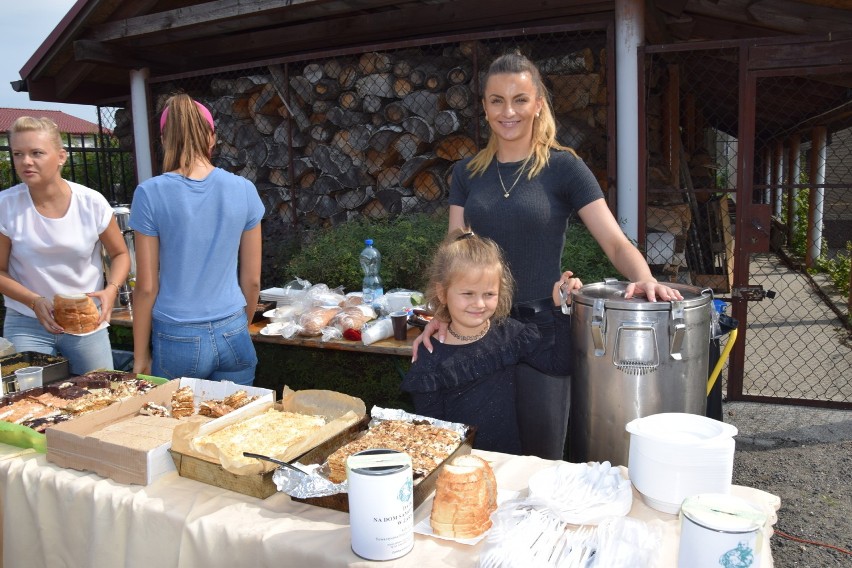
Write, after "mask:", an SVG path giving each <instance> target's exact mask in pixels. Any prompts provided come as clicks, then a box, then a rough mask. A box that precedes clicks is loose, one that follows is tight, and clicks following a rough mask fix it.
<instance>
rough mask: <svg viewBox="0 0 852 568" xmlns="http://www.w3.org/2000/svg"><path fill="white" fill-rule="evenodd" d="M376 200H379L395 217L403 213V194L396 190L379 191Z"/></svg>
mask: <svg viewBox="0 0 852 568" xmlns="http://www.w3.org/2000/svg"><path fill="white" fill-rule="evenodd" d="M376 199H378V200H379V202H380V203H381V204H382V207H384V209H385V211H387V213H388V214H389V215H393V216H395V215H399V214H400V213H401V212H402V194H401V193H400V192H398V191H396V190H395V189H383V190H381V191H377V192H376Z"/></svg>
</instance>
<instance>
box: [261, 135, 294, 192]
mask: <svg viewBox="0 0 852 568" xmlns="http://www.w3.org/2000/svg"><path fill="white" fill-rule="evenodd" d="M289 163H290V151H289V150H288V148H287V146H286V145H285V144H268V145H267V152H266V160H265V161H264V162H263V164H262V165H264V166H266V167H268V168H286V167H287V165H288V164H289ZM276 185H282V184H276Z"/></svg>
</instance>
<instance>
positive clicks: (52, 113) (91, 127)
mask: <svg viewBox="0 0 852 568" xmlns="http://www.w3.org/2000/svg"><path fill="white" fill-rule="evenodd" d="M22 116H34V117H35V118H42V117H46V118H49V119H50V120H52V121H53V122H55V123H56V125H57V126H59V131H60V132H63V133H67V134H97V133H98V125H97V124H95V123H94V122H89V121H88V120H83V119H82V118H77V117H76V116H71V115H70V114H65V113H64V112H62V111H61V110H36V109H31V108H0V132H8V131H9V129H11V128H12V124H13V123H14V122H15V120H17V119H18V118H19V117H22Z"/></svg>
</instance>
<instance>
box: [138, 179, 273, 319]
mask: <svg viewBox="0 0 852 568" xmlns="http://www.w3.org/2000/svg"><path fill="white" fill-rule="evenodd" d="M263 213H264V207H263V203H262V202H261V200H260V197H259V196H258V194H257V189H256V188H255V187H254V184H252V183H251V182H250V181H248V180H247V179H245V178H242V177H240V176H237V175H234V174H232V173H229V172H226V171H225V170H222V169H219V168H214V169H213V171H212V172H210V175H208V176H207V177H206V178H205V179H203V180H194V179H189V178H186V177H184V176H182V175H179V174H175V173H166V174H162V175H159V176H156V177H153V178H151V179H149V180H147V181H145V182H143V183H142V184H140V185H139V186H138V187H137V188H136V192H135V193H134V195H133V204H132V205H131V208H130V227H131V228H133V230H135V231H139V232H140V233H142V234H144V235H148V236H151V237H157V238H159V241H160V289H159V293H158V294H157V299H156V301H155V302H154V310H153V317H155V318H157V319H159V320H164V321H169V322H176V323H193V322H203V321H214V320H217V319H220V318H223V317H225V316H227V315H230V314H232V313H234V312H236V311H238V310H240V309H242V308H245V305H246V302H245V297H243V293H242V291H241V290H240V286H239V280H238V274H237V260H238V257H239V249H240V239H241V238H242V234H243V232H244V231H247V230H249V229H251V228H253V227H255V226H256V225H257V224H258V223H259V222H260V220H261V218H262V217H263Z"/></svg>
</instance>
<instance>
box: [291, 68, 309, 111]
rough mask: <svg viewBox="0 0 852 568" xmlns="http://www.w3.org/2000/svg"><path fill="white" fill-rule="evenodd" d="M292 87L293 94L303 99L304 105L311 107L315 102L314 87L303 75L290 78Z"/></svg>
mask: <svg viewBox="0 0 852 568" xmlns="http://www.w3.org/2000/svg"><path fill="white" fill-rule="evenodd" d="M290 87H292V89H293V92H294V93H296V94H297V95H298V96H299V98H300V99H302V102H303V103H304V104H307V105H309V104H311V103H312V102H314V86H313V85H312V84H311V82H310V81H308V80H307V79H305V78H304V77H302V76H301V75H294V76H291V77H290Z"/></svg>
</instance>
